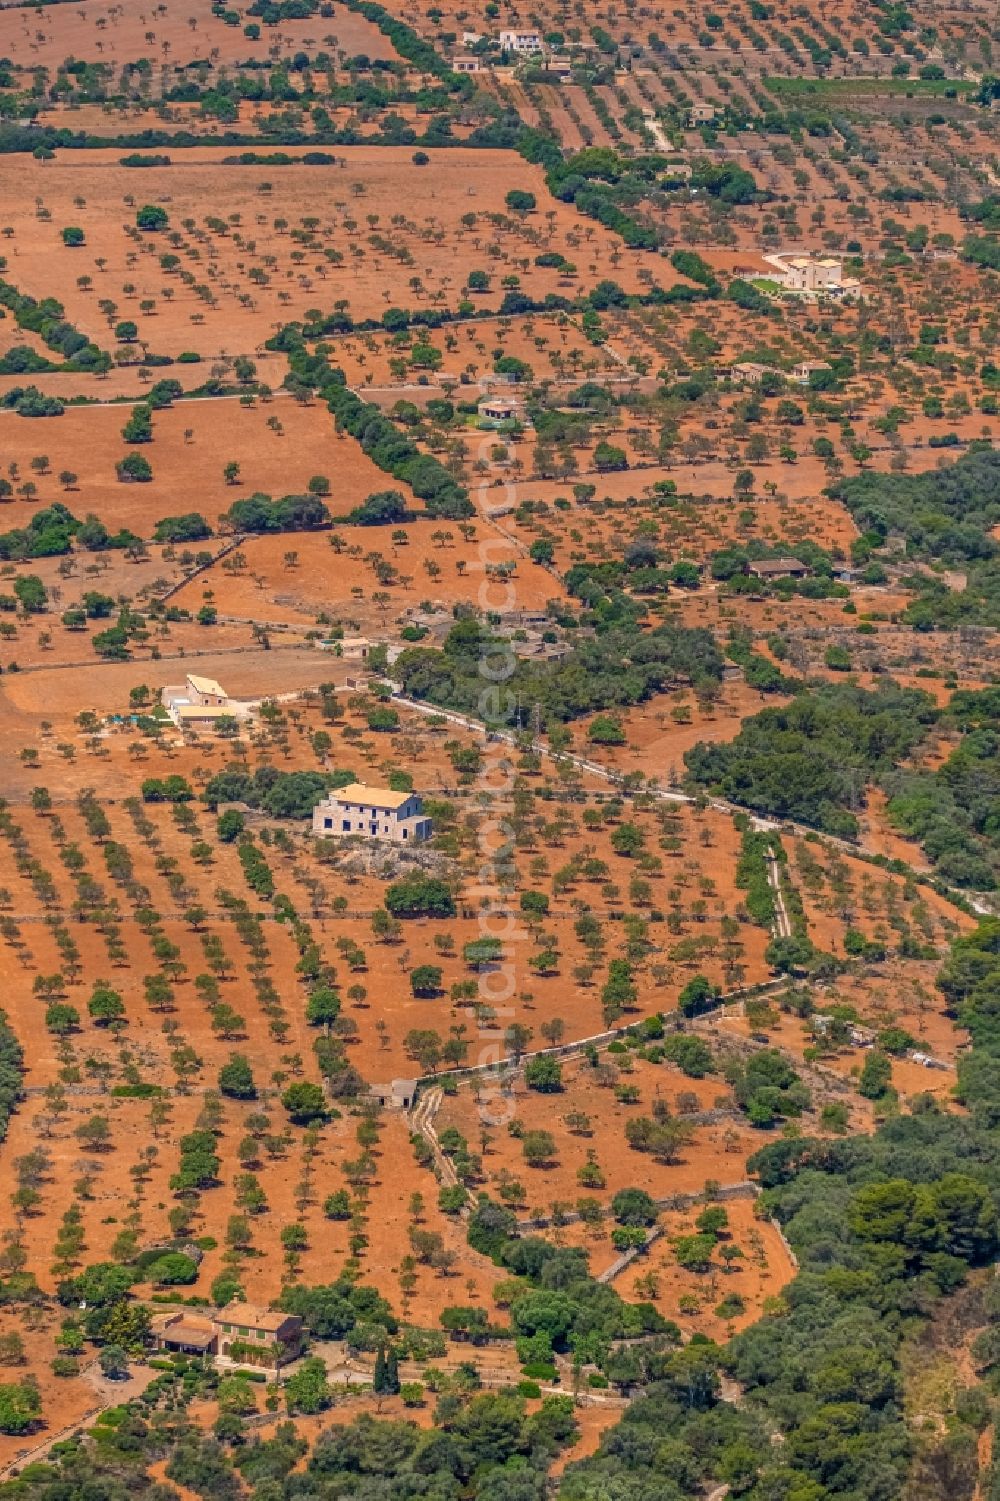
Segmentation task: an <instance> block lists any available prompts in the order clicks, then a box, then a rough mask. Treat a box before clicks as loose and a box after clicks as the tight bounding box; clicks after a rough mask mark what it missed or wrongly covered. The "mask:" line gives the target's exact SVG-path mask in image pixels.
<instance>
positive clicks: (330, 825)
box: [312, 782, 431, 844]
mask: <svg viewBox="0 0 1000 1501" xmlns="http://www.w3.org/2000/svg"><path fill="white" fill-rule="evenodd" d="M312 826H313V833H314V834H321V835H325V836H327V837H328V838H330V837H336V838H341V839H346V838H347V837H348V836H350V835H357V836H361V837H362V838H365V839H379V840H383V841H385V842H387V843H390V844H419V843H420V842H421V840H424V839H429V838H430V835H431V820H430V819H429V818H427V817H426V816H425V814H424V812H423V804H422V803H421V800H420V798H419V797H418V795H417V794H416V793H415V792H393V791H391V789H390V788H388V787H367V786H366V785H365V783H364V782H351V783H350V784H349V785H348V786H347V787H338V788H337V789H336V790H335V791H333V792H331V793H329V794H328V796H327V797H325V798H324V799H323V801H322V802H321V803H317V804H316V806H315V808H314V809H313V822H312Z"/></svg>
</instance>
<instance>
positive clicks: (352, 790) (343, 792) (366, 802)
mask: <svg viewBox="0 0 1000 1501" xmlns="http://www.w3.org/2000/svg"><path fill="white" fill-rule="evenodd" d="M330 796H331V797H332V798H335V799H336V800H337V802H339V803H360V804H361V805H362V806H363V807H369V808H389V809H392V808H401V807H402V806H403V804H404V803H405V802H408V801H409V799H410V798H411V797H412V796H413V793H412V792H392V791H390V789H389V788H388V787H366V786H365V784H364V782H349V783H348V785H347V786H346V787H337V788H335V789H334V791H333V792H331V794H330Z"/></svg>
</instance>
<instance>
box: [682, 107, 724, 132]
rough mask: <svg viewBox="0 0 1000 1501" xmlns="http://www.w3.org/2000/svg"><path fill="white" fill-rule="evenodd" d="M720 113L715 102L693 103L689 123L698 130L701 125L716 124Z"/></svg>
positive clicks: (689, 112)
mask: <svg viewBox="0 0 1000 1501" xmlns="http://www.w3.org/2000/svg"><path fill="white" fill-rule="evenodd" d="M717 114H718V110H717V109H716V107H715V105H714V104H704V103H701V104H692V106H691V108H690V109H689V110H688V125H689V126H690V128H691V129H692V130H696V129H697V128H698V126H699V125H714V124H715V117H716V115H717Z"/></svg>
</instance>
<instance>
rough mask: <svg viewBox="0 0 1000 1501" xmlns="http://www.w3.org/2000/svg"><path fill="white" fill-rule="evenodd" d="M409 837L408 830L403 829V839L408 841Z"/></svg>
mask: <svg viewBox="0 0 1000 1501" xmlns="http://www.w3.org/2000/svg"><path fill="white" fill-rule="evenodd" d="M409 837H410V831H409V829H404V830H403V838H404V839H409Z"/></svg>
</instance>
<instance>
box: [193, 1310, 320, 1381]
mask: <svg viewBox="0 0 1000 1501" xmlns="http://www.w3.org/2000/svg"><path fill="white" fill-rule="evenodd" d="M214 1322H215V1326H216V1329H217V1331H218V1336H217V1338H218V1349H217V1352H216V1363H217V1364H218V1365H223V1366H246V1365H250V1366H255V1367H256V1368H257V1369H258V1370H262V1371H269V1372H271V1373H272V1374H276V1373H277V1372H278V1371H279V1370H280V1368H281V1367H282V1366H283V1365H287V1364H288V1362H289V1361H290V1360H294V1359H295V1357H296V1356H297V1355H299V1354H301V1352H302V1344H303V1333H302V1320H301V1319H300V1318H299V1317H298V1315H297V1314H293V1313H280V1312H275V1311H274V1310H272V1309H270V1308H258V1307H257V1306H256V1305H255V1304H253V1303H227V1304H226V1307H225V1308H223V1309H222V1310H221V1312H220V1313H218V1314H216V1316H215V1320H214Z"/></svg>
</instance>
